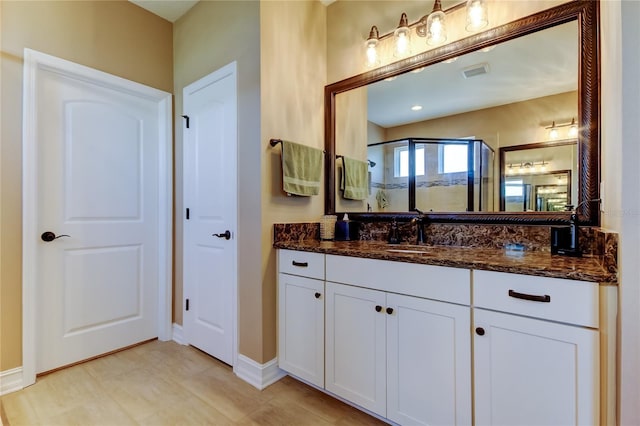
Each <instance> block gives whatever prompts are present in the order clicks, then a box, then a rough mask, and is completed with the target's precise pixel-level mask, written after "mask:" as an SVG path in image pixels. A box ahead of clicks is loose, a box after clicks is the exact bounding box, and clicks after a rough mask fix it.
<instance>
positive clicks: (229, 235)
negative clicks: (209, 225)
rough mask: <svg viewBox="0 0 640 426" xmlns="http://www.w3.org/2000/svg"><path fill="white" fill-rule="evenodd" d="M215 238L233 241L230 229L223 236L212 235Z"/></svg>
mask: <svg viewBox="0 0 640 426" xmlns="http://www.w3.org/2000/svg"><path fill="white" fill-rule="evenodd" d="M212 235H213V236H214V237H218V238H224V239H225V240H230V239H231V231H229V230H228V229H227V230H226V231H224V233H222V234H212Z"/></svg>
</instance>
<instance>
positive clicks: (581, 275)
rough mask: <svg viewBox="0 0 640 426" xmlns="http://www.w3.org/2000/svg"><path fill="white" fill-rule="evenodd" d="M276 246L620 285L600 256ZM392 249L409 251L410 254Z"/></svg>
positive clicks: (364, 245) (351, 244) (375, 244)
mask: <svg viewBox="0 0 640 426" xmlns="http://www.w3.org/2000/svg"><path fill="white" fill-rule="evenodd" d="M274 247H275V248H280V249H289V250H299V251H308V252H315V253H324V254H335V255H340V256H352V257H364V258H370V259H380V260H392V261H396V262H409V263H421V264H425V265H438V266H450V267H454V268H467V269H481V270H486V271H497V272H509V273H515V274H525V275H536V276H541V277H551V278H565V279H572V280H582V281H591V282H598V283H602V284H607V285H616V284H617V274H616V273H615V272H611V271H608V270H607V269H606V268H605V267H604V266H603V264H602V260H601V259H600V258H599V257H597V256H584V257H567V256H558V255H552V254H551V253H549V252H545V251H524V252H521V253H516V254H514V255H509V254H507V252H506V251H505V250H504V249H496V248H478V247H459V246H415V245H408V244H393V245H392V244H387V243H385V242H380V241H318V240H301V241H276V242H275V243H274ZM389 250H409V252H394V251H389Z"/></svg>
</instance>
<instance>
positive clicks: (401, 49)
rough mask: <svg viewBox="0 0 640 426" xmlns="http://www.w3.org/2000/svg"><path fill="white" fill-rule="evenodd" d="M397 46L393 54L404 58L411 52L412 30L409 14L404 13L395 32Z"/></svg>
mask: <svg viewBox="0 0 640 426" xmlns="http://www.w3.org/2000/svg"><path fill="white" fill-rule="evenodd" d="M393 37H394V39H395V42H396V43H395V44H396V47H395V49H394V50H393V56H395V57H396V58H402V57H405V56H407V55H409V54H410V53H411V30H410V29H409V21H408V19H407V14H406V13H402V15H401V16H400V23H399V24H398V28H396V30H395V31H394V32H393Z"/></svg>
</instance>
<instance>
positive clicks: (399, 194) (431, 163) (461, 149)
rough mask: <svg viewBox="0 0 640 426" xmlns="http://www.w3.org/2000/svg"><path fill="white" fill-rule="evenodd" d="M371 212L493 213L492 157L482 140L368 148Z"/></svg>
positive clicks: (384, 144) (414, 140)
mask: <svg viewBox="0 0 640 426" xmlns="http://www.w3.org/2000/svg"><path fill="white" fill-rule="evenodd" d="M367 153H368V155H367V158H368V159H369V160H371V161H373V162H375V163H376V164H377V165H379V166H378V167H374V168H372V169H371V196H370V199H369V206H370V211H374V212H403V211H412V210H414V209H416V208H417V209H419V210H421V211H425V212H461V211H469V212H481V211H493V210H494V179H493V177H494V151H493V149H491V147H490V146H489V145H487V144H486V143H485V142H484V141H483V140H480V139H440V138H405V139H398V140H392V141H385V142H379V143H374V144H370V145H369V146H368V148H367Z"/></svg>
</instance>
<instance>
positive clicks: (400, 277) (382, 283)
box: [326, 254, 471, 305]
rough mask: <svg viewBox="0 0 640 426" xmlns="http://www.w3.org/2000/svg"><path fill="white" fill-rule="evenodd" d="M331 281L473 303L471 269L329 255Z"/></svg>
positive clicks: (328, 273)
mask: <svg viewBox="0 0 640 426" xmlns="http://www.w3.org/2000/svg"><path fill="white" fill-rule="evenodd" d="M326 262H327V281H333V282H337V283H343V284H349V285H354V286H358V287H367V288H372V289H375V290H382V291H388V292H391V293H398V294H406V295H409V296H416V297H423V298H427V299H434V300H442V301H444V302H452V303H459V304H461V305H469V304H470V299H471V290H470V288H469V286H470V285H471V278H470V271H469V270H468V269H459V268H449V267H445V266H434V265H421V264H417V263H406V262H393V261H389V260H376V259H363V258H359V257H347V256H335V255H331V254H328V255H327V258H326Z"/></svg>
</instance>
